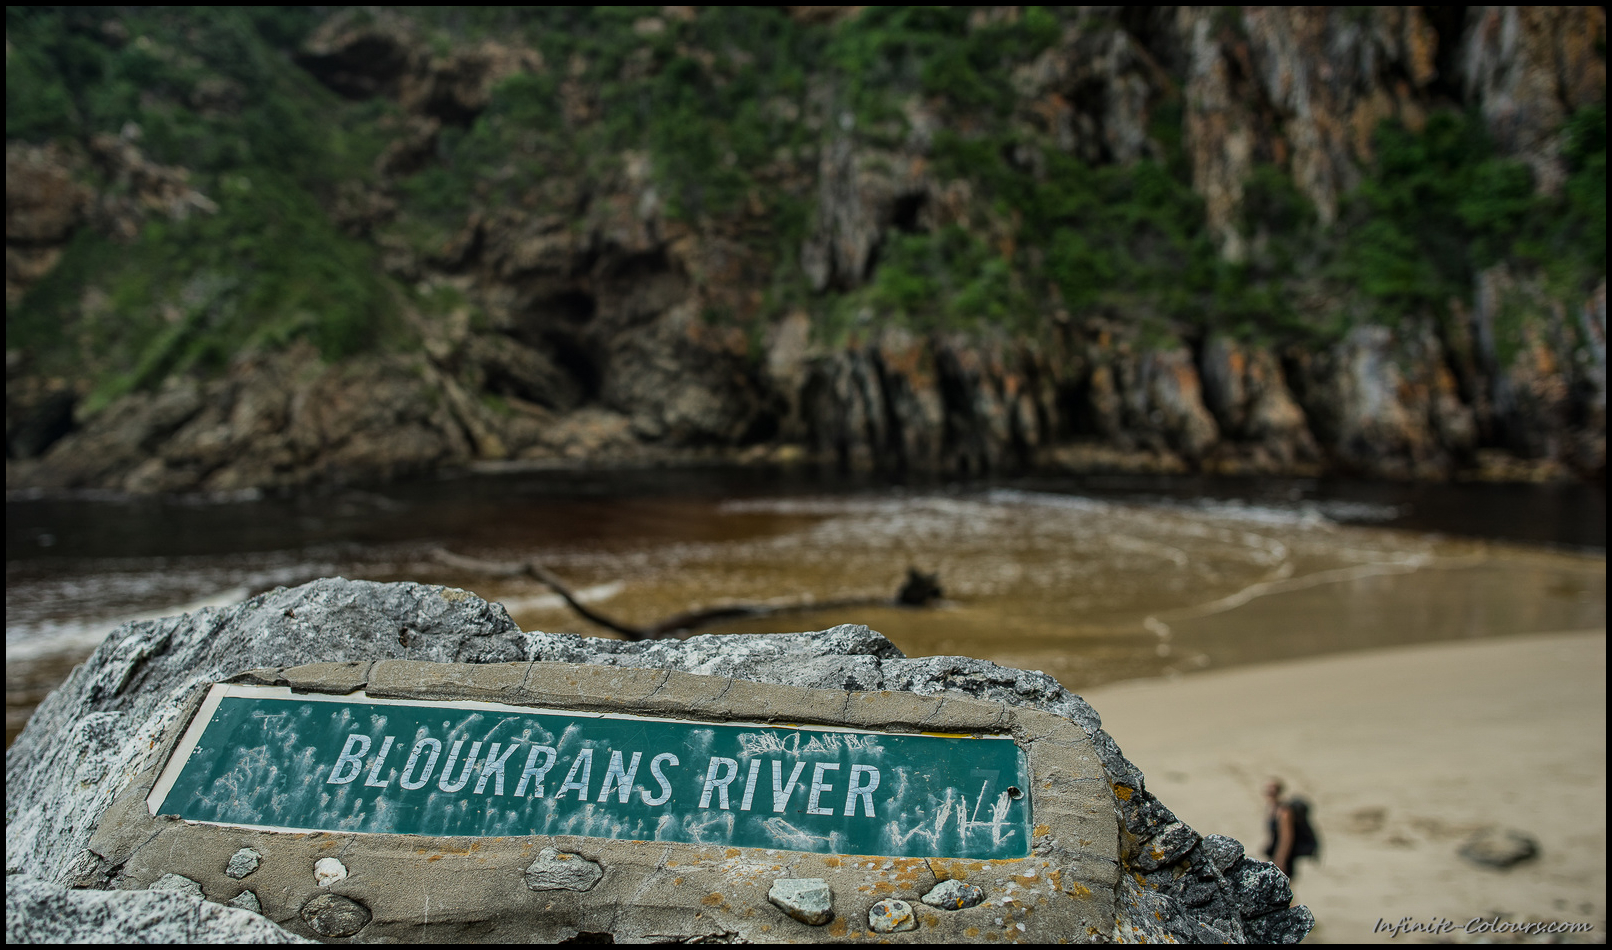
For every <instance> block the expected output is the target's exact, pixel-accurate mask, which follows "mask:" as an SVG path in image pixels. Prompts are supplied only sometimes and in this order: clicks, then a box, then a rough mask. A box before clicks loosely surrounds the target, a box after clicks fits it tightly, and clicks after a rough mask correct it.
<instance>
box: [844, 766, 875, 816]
mask: <svg viewBox="0 0 1612 950" xmlns="http://www.w3.org/2000/svg"><path fill="white" fill-rule="evenodd" d="M864 775H865V776H868V783H867V784H866V785H863V784H861V783H860V782H859V781H858V779H860V778H861V777H862V776H864ZM878 787H879V770H878V769H876V768H874V767H873V766H871V765H853V766H851V787H850V791H848V792H846V793H845V817H847V818H855V817H856V800H857V799H858V798H861V799H862V807H863V810H864V812H865V813H866V814H867V816H868V817H869V818H872V817H873V791H874V789H876V788H878Z"/></svg>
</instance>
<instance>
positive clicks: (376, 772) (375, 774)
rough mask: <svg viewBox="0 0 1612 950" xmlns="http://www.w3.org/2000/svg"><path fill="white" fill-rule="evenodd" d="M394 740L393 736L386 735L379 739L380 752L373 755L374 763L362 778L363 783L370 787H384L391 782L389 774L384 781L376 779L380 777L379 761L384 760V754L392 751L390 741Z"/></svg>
mask: <svg viewBox="0 0 1612 950" xmlns="http://www.w3.org/2000/svg"><path fill="white" fill-rule="evenodd" d="M395 741H396V739H395V738H394V737H393V736H387V737H386V738H385V739H383V740H381V754H380V755H377V756H376V757H375V764H374V765H372V766H370V767H369V775H368V776H367V777H366V778H365V779H364V784H365V785H368V786H371V787H372V788H385V787H386V786H388V785H390V784H392V778H391V776H387V778H386V781H384V782H378V781H376V779H378V778H380V777H381V763H383V762H385V761H386V754H387V753H388V752H391V751H392V743H393V742H395Z"/></svg>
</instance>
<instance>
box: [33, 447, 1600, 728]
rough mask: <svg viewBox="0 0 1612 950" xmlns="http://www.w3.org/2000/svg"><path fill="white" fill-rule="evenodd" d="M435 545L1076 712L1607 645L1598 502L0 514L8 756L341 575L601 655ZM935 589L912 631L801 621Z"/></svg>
mask: <svg viewBox="0 0 1612 950" xmlns="http://www.w3.org/2000/svg"><path fill="white" fill-rule="evenodd" d="M437 545H442V546H445V547H447V548H449V549H451V550H453V551H455V552H457V553H460V554H466V555H472V556H476V557H483V558H490V559H499V560H504V559H515V558H536V559H538V560H540V561H541V562H542V563H543V564H544V565H545V566H546V567H547V568H548V569H549V570H550V571H552V572H553V573H555V574H556V575H558V576H560V577H561V578H563V579H564V580H565V581H566V582H567V583H568V584H569V585H570V586H571V587H572V589H573V590H574V591H576V592H577V593H578V594H579V595H580V596H581V598H582V599H583V600H584V601H585V602H586V603H587V604H588V605H589V606H590V607H592V608H593V609H594V610H597V611H599V612H602V613H605V614H607V615H610V616H612V617H616V618H619V619H621V620H623V621H627V622H629V623H632V624H641V625H642V624H650V623H653V622H655V621H656V620H658V619H661V618H664V617H667V616H670V615H673V614H677V613H680V612H683V611H688V610H693V609H697V608H708V607H714V606H720V605H724V604H730V603H768V604H778V605H792V606H802V607H805V608H807V609H802V610H799V611H798V612H791V613H788V614H785V615H783V616H773V617H769V618H763V619H759V620H748V621H734V622H728V623H724V624H721V625H717V626H714V627H710V628H707V629H706V630H704V631H702V632H709V633H717V634H720V633H738V632H765V631H780V630H815V629H822V628H825V627H829V626H832V625H834V624H838V623H864V624H867V625H868V626H870V627H872V628H874V629H875V630H878V631H880V632H882V633H884V634H885V635H886V636H888V637H889V638H890V639H891V640H893V641H894V642H895V643H896V644H897V645H898V646H899V647H900V648H901V649H902V650H903V651H905V652H906V653H907V654H908V655H909V656H919V655H930V654H961V655H967V656H976V657H983V658H986V659H990V660H994V661H996V662H998V663H1001V664H1003V665H1006V666H1014V667H1021V668H1026V669H1040V670H1045V671H1046V672H1048V673H1051V674H1052V675H1054V676H1056V677H1057V678H1058V679H1059V680H1061V681H1062V682H1063V683H1064V684H1065V685H1067V686H1069V687H1071V688H1073V689H1076V690H1080V689H1083V688H1089V687H1092V686H1096V685H1098V684H1102V683H1108V682H1113V681H1116V680H1124V679H1133V678H1138V677H1150V676H1176V675H1190V674H1191V673H1193V672H1195V671H1198V670H1205V669H1217V668H1226V667H1230V666H1237V665H1243V664H1250V663H1257V662H1261V661H1266V660H1274V659H1283V658H1291V657H1300V656H1312V655H1318V654H1324V653H1333V652H1340V651H1348V650H1361V649H1370V648H1374V647H1382V646H1390V645H1396V644H1405V643H1416V642H1428V641H1436V640H1452V639H1462V638H1473V637H1494V636H1511V635H1517V634H1527V633H1543V632H1550V631H1558V630H1577V629H1603V628H1604V627H1605V624H1606V608H1605V602H1606V561H1605V553H1604V552H1605V492H1604V488H1601V487H1597V486H1578V485H1574V486H1555V487H1543V486H1481V485H1468V486H1399V485H1370V484H1359V483H1339V484H1326V483H1317V482H1310V481H1293V480H1284V481H1274V482H1272V481H1260V482H1252V481H1242V482H1234V481H1221V482H1216V481H1203V480H1192V479H1168V480H1146V479H1141V480H1138V479H1083V480H1077V479H1063V480H1055V479H1042V480H1021V481H1016V482H1002V483H996V484H972V485H961V486H959V485H945V484H933V485H917V486H914V485H908V486H903V487H893V486H887V485H872V484H847V483H845V482H843V481H838V480H828V481H819V480H813V479H809V478H802V477H799V476H784V475H778V474H771V475H768V474H757V473H752V472H735V471H723V472H707V473H700V472H678V473H665V472H638V473H615V474H611V475H600V474H586V475H584V474H580V473H534V474H528V475H505V476H499V477H490V476H478V477H465V478H459V479H450V480H442V481H434V482H423V483H415V484H413V485H407V486H396V487H388V488H382V489H375V490H367V491H352V490H349V491H341V492H334V493H330V494H326V495H322V496H317V497H302V498H296V499H264V498H255V497H246V498H232V499H210V500H203V501H197V500H187V501H180V500H172V499H170V500H141V501H135V500H128V499H108V498H84V497H78V498H55V499H49V498H33V499H29V498H17V497H13V498H10V499H8V502H7V528H6V659H7V664H6V666H7V676H6V679H7V713H8V716H7V719H8V722H7V733H8V735H7V742H8V744H9V742H10V739H11V738H12V737H13V736H14V735H15V732H16V730H17V729H20V727H21V724H22V722H23V721H25V720H26V716H27V713H28V711H30V710H31V709H32V707H33V705H34V704H35V703H37V702H38V701H39V699H40V698H41V697H42V695H43V693H44V692H45V691H46V690H48V689H49V688H50V687H51V686H52V685H54V683H55V682H57V681H59V679H60V678H61V677H62V676H64V675H65V674H66V672H67V671H68V670H69V669H70V668H71V666H72V664H73V663H76V662H78V661H79V660H81V659H82V658H83V656H85V655H87V653H88V650H89V649H91V648H93V646H94V644H95V643H96V642H98V641H99V640H100V639H101V638H102V637H104V636H105V634H106V633H107V632H108V631H109V630H110V629H111V627H113V626H115V625H116V624H117V623H118V622H119V621H121V620H124V619H128V618H130V617H140V616H162V615H165V614H168V613H175V612H179V611H181V610H188V609H195V607H197V606H202V605H208V604H227V603H233V602H236V601H238V600H240V599H243V598H245V597H247V596H249V595H251V594H253V593H256V592H258V591H261V590H266V589H269V588H272V587H274V586H276V585H280V584H285V585H291V584H296V583H301V582H303V581H306V580H310V579H312V578H315V577H321V576H328V575H336V574H339V575H342V576H345V577H349V578H365V579H372V580H386V581H390V580H417V581H423V582H429V583H441V584H450V585H453V586H458V587H464V588H466V589H468V590H472V591H475V592H476V593H477V594H480V595H481V596H483V597H485V598H487V599H489V600H496V601H499V602H502V603H503V604H504V605H505V606H506V607H507V608H508V609H509V611H510V613H511V615H512V616H513V617H514V619H515V620H516V622H517V623H519V624H520V625H521V626H522V627H523V628H525V629H540V630H547V631H553V632H574V633H581V634H588V635H596V636H601V635H610V634H608V633H607V632H606V631H603V630H602V629H600V628H598V627H595V626H593V625H592V624H590V623H588V622H587V621H585V620H582V619H581V618H579V617H577V616H576V615H575V614H574V613H572V612H571V611H570V610H569V609H567V608H566V607H565V605H564V604H563V603H562V602H561V601H560V600H559V598H558V597H556V596H555V595H554V594H552V593H551V592H550V591H549V590H548V589H546V588H544V587H543V586H541V585H540V584H538V583H537V582H536V581H533V580H529V579H525V578H518V579H490V578H488V577H486V576H480V575H476V574H472V573H467V572H464V571H461V570H455V569H452V568H449V567H446V566H444V565H442V564H440V563H438V562H436V561H435V560H433V559H432V558H431V556H430V552H431V550H432V549H433V548H434V547H436V546H437ZM908 567H916V568H919V569H921V570H924V571H929V572H934V573H937V574H938V575H939V579H940V584H941V587H942V589H943V590H944V598H943V599H942V600H941V601H940V603H939V605H938V606H935V607H931V608H924V609H912V608H898V607H893V606H891V607H883V606H875V607H854V608H832V609H810V607H809V605H810V604H812V603H823V602H828V601H841V600H845V599H849V598H863V597H866V598H878V597H890V596H892V595H893V594H894V592H895V590H896V588H897V587H898V585H899V584H900V583H901V581H902V579H903V577H904V576H905V574H906V571H907V569H908Z"/></svg>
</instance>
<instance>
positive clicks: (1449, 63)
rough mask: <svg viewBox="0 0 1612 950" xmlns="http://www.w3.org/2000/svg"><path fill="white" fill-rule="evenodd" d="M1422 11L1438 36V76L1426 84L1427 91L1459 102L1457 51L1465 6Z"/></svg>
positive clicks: (1460, 94) (1462, 27)
mask: <svg viewBox="0 0 1612 950" xmlns="http://www.w3.org/2000/svg"><path fill="white" fill-rule="evenodd" d="M1422 13H1423V15H1424V16H1426V17H1427V22H1428V24H1429V25H1430V26H1432V27H1433V32H1434V33H1435V34H1437V35H1438V45H1437V47H1436V49H1435V52H1434V54H1433V67H1434V69H1436V70H1437V75H1436V76H1434V78H1433V81H1432V82H1430V83H1429V84H1428V86H1427V89H1428V91H1429V92H1431V93H1434V94H1435V95H1437V96H1439V97H1440V98H1443V99H1446V100H1448V101H1449V102H1451V103H1459V102H1461V101H1462V98H1463V97H1462V89H1461V72H1460V53H1461V34H1462V33H1463V32H1465V31H1466V18H1467V8H1466V7H1423V8H1422Z"/></svg>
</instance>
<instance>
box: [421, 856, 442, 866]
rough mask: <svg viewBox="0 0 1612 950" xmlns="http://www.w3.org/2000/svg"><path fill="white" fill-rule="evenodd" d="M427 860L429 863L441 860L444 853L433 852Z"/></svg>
mask: <svg viewBox="0 0 1612 950" xmlns="http://www.w3.org/2000/svg"><path fill="white" fill-rule="evenodd" d="M425 860H426V863H427V864H429V863H431V862H432V861H441V860H442V855H440V854H433V855H431V856H430V857H429V858H426V859H425Z"/></svg>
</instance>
